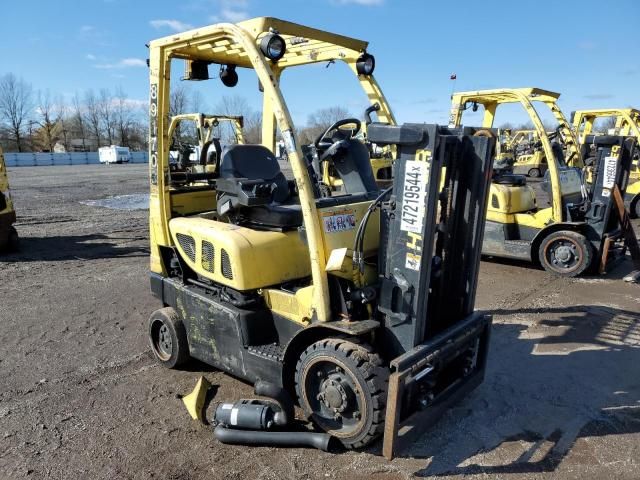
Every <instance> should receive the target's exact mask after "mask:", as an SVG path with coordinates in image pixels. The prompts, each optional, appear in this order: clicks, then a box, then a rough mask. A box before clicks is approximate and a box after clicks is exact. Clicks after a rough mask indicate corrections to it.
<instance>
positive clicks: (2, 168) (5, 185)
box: [0, 148, 13, 214]
mask: <svg viewBox="0 0 640 480" xmlns="http://www.w3.org/2000/svg"><path fill="white" fill-rule="evenodd" d="M0 192H2V193H3V195H4V197H5V200H6V203H7V205H6V207H5V208H4V209H2V210H0V213H3V214H4V213H9V212H12V211H13V202H12V201H11V194H10V192H9V176H8V175H7V167H6V165H5V163H4V154H3V153H2V148H0Z"/></svg>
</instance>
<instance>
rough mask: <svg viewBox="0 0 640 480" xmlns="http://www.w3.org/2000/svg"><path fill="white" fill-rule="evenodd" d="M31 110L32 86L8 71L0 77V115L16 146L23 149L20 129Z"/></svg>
mask: <svg viewBox="0 0 640 480" xmlns="http://www.w3.org/2000/svg"><path fill="white" fill-rule="evenodd" d="M32 110H33V88H32V87H31V85H30V84H28V83H26V82H25V81H24V80H23V79H22V78H17V77H16V76H15V75H14V74H13V73H9V74H7V75H5V76H4V77H2V79H0V117H1V118H3V119H4V120H5V121H6V122H7V123H8V129H9V131H10V134H11V136H12V137H13V140H14V141H15V144H16V148H17V150H18V151H19V152H22V151H23V144H22V140H23V139H22V129H23V127H24V124H25V123H26V122H27V121H28V120H29V117H30V115H31V112H32Z"/></svg>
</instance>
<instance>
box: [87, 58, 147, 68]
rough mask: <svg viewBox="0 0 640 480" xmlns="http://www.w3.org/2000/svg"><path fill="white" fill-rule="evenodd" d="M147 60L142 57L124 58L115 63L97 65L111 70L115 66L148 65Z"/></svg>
mask: <svg viewBox="0 0 640 480" xmlns="http://www.w3.org/2000/svg"><path fill="white" fill-rule="evenodd" d="M146 66H147V62H145V61H144V60H142V59H140V58H123V59H122V60H120V61H118V62H115V63H100V64H97V65H96V66H95V67H96V68H100V69H103V70H111V69H114V68H130V67H146Z"/></svg>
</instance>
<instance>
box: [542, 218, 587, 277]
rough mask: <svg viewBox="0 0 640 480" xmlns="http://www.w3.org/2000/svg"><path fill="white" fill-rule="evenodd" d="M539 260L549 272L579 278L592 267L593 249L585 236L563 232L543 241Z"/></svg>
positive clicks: (567, 231) (553, 234)
mask: <svg viewBox="0 0 640 480" xmlns="http://www.w3.org/2000/svg"><path fill="white" fill-rule="evenodd" d="M538 258H539V259H540V263H541V264H542V266H543V268H544V269H545V270H546V271H547V272H550V273H555V274H556V275H561V276H563V277H577V276H578V275H580V274H581V273H583V272H584V271H585V270H587V269H588V268H589V267H590V266H591V262H592V260H593V247H592V246H591V244H590V243H589V241H588V240H587V239H586V237H585V236H584V235H582V234H580V233H578V232H572V231H569V230H562V231H559V232H554V233H552V234H550V235H548V236H547V237H545V238H544V239H543V240H542V242H541V243H540V248H539V250H538Z"/></svg>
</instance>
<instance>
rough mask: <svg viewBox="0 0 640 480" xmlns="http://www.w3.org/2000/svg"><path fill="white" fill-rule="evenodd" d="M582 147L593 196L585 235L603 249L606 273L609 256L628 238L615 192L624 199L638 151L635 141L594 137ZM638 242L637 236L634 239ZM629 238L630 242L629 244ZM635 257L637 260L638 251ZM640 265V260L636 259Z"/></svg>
mask: <svg viewBox="0 0 640 480" xmlns="http://www.w3.org/2000/svg"><path fill="white" fill-rule="evenodd" d="M585 140H586V141H585V142H584V143H583V144H582V147H581V149H582V152H581V153H582V157H583V158H586V159H587V160H586V161H587V163H591V165H589V167H588V168H592V171H593V175H592V181H591V183H590V184H589V185H588V189H589V195H588V203H587V205H586V209H585V214H584V220H585V223H586V228H585V234H586V236H587V238H588V239H589V240H590V241H591V242H592V243H593V244H594V245H596V246H599V249H600V254H601V255H602V258H601V265H600V270H601V271H604V268H605V266H606V263H607V256H608V254H609V251H610V247H611V246H612V245H613V243H614V242H615V241H616V240H618V239H621V238H623V237H628V235H626V234H627V233H628V232H625V229H627V228H628V226H626V225H625V219H624V218H620V214H619V211H620V209H619V208H618V206H617V205H616V202H617V197H616V195H615V194H614V190H617V191H618V192H619V194H620V195H619V196H620V197H624V194H625V192H626V190H627V186H628V184H629V177H630V172H631V168H632V162H633V157H634V155H635V152H636V148H637V146H638V145H637V141H636V138H635V137H623V136H610V135H595V136H594V135H590V136H587V137H586V138H585ZM631 237H633V238H635V235H631ZM628 243H629V238H627V244H628ZM627 246H628V247H630V248H631V249H632V256H634V248H633V247H631V246H630V245H627ZM634 261H635V262H636V263H637V262H639V261H640V259H636V258H634Z"/></svg>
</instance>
